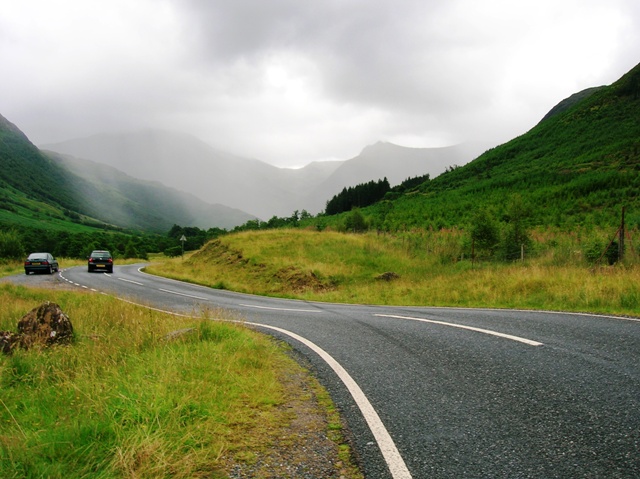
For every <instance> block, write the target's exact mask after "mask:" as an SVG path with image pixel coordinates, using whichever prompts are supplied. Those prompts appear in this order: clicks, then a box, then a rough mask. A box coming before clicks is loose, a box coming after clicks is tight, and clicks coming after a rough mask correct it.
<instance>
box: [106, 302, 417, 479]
mask: <svg viewBox="0 0 640 479" xmlns="http://www.w3.org/2000/svg"><path fill="white" fill-rule="evenodd" d="M161 291H162V290H161ZM168 292H173V291H168ZM115 298H116V299H119V300H120V301H124V302H125V303H129V304H135V305H137V306H142V307H143V308H147V309H150V310H153V311H158V312H161V313H166V314H172V315H174V316H181V317H193V316H190V315H186V314H181V313H176V312H173V311H167V310H163V309H158V308H153V307H151V306H147V305H144V304H140V303H135V302H133V301H130V300H127V299H123V298H118V297H117V296H115ZM223 321H227V320H223ZM228 322H232V323H240V324H246V325H251V326H258V327H261V328H266V329H272V330H274V331H278V332H280V333H282V334H286V335H287V336H290V337H292V338H294V339H296V340H298V341H300V342H301V343H302V344H304V345H306V346H307V347H309V348H310V349H311V350H312V351H314V352H315V353H316V354H317V355H318V356H320V357H321V358H322V359H323V360H324V361H325V362H326V363H327V364H328V365H329V367H330V368H331V369H333V371H334V372H335V373H336V374H337V375H338V377H339V378H340V380H341V381H342V382H343V384H344V385H345V386H346V387H347V389H348V390H349V392H350V393H351V396H352V397H353V400H354V401H355V402H356V404H357V405H358V408H360V411H361V412H362V415H363V417H364V419H365V421H367V425H368V426H369V429H371V432H372V433H373V437H374V438H375V440H376V442H377V443H378V447H379V448H380V452H382V456H383V457H384V460H385V461H386V463H387V466H388V467H389V471H391V476H392V477H393V479H413V477H412V476H411V473H410V472H409V469H407V465H406V464H405V462H404V459H402V456H401V455H400V452H399V451H398V448H397V447H396V445H395V443H394V442H393V439H392V438H391V435H390V434H389V431H387V428H386V427H385V426H384V424H383V423H382V420H381V419H380V416H378V413H377V412H376V410H375V409H374V408H373V406H372V405H371V403H370V402H369V399H368V398H367V396H365V394H364V392H363V391H362V389H360V386H358V383H356V382H355V381H354V379H353V378H352V377H351V375H350V374H349V373H348V372H347V371H346V370H345V369H344V368H343V367H342V366H341V365H340V363H339V362H338V361H336V360H335V359H334V358H333V356H331V355H330V354H329V353H327V352H326V351H325V350H324V349H322V348H321V347H320V346H318V345H316V344H315V343H313V342H311V341H309V340H308V339H306V338H303V337H302V336H299V335H298V334H296V333H293V332H291V331H288V330H286V329H282V328H278V327H276V326H269V325H266V324H261V323H252V322H248V321H235V320H230V321H228Z"/></svg>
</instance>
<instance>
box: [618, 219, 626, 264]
mask: <svg viewBox="0 0 640 479" xmlns="http://www.w3.org/2000/svg"><path fill="white" fill-rule="evenodd" d="M624 209H625V207H624V206H623V207H622V220H621V221H620V231H619V233H620V237H619V240H618V261H622V259H623V258H624Z"/></svg>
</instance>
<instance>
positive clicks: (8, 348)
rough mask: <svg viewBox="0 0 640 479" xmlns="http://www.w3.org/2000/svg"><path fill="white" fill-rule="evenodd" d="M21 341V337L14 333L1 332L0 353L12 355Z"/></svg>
mask: <svg viewBox="0 0 640 479" xmlns="http://www.w3.org/2000/svg"><path fill="white" fill-rule="evenodd" d="M19 341H20V336H19V335H17V334H16V333H14V332H13V331H0V351H2V352H3V353H4V354H11V352H12V351H13V348H14V347H15V346H16V344H18V342H19Z"/></svg>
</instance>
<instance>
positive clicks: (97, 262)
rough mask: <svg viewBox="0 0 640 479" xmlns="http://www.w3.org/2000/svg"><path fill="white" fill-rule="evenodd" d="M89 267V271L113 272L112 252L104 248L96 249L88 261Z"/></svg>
mask: <svg viewBox="0 0 640 479" xmlns="http://www.w3.org/2000/svg"><path fill="white" fill-rule="evenodd" d="M87 264H88V267H89V272H91V271H95V270H97V269H98V270H103V271H108V272H109V273H113V257H112V256H111V253H109V252H108V251H104V250H95V251H92V252H91V256H89V262H88V263H87Z"/></svg>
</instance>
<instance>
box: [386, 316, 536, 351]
mask: <svg viewBox="0 0 640 479" xmlns="http://www.w3.org/2000/svg"><path fill="white" fill-rule="evenodd" d="M374 316H379V317H381V318H395V319H409V320H411V321H421V322H423V323H432V324H440V325H442V326H451V327H452V328H460V329H468V330H469V331H476V332H478V333H484V334H490V335H492V336H498V337H500V338H505V339H511V340H512V341H518V342H520V343H524V344H528V345H529V346H542V345H543V344H542V343H540V342H538V341H533V340H531V339H527V338H521V337H520V336H513V335H511V334H505V333H499V332H498V331H492V330H490V329H482V328H474V327H473V326H464V325H462V324H455V323H447V322H445V321H435V320H433V319H424V318H413V317H411V316H395V315H393V314H374Z"/></svg>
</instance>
